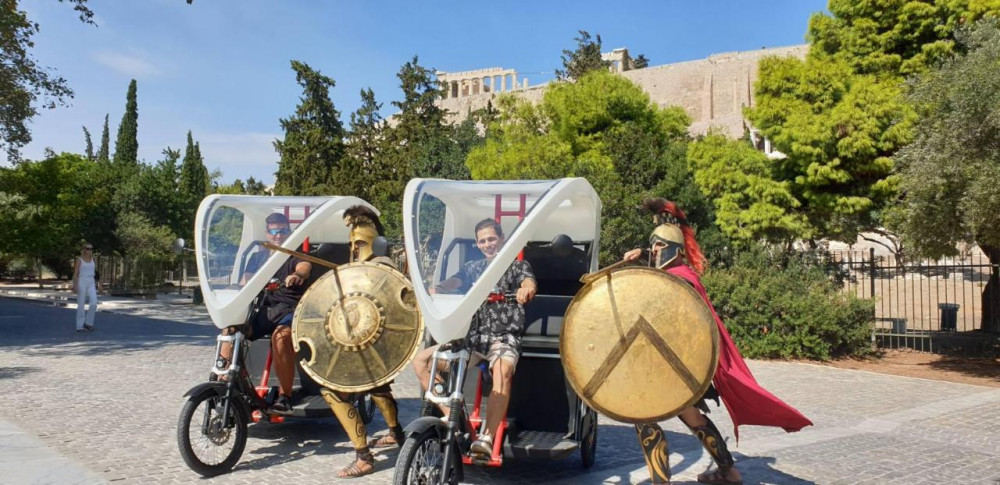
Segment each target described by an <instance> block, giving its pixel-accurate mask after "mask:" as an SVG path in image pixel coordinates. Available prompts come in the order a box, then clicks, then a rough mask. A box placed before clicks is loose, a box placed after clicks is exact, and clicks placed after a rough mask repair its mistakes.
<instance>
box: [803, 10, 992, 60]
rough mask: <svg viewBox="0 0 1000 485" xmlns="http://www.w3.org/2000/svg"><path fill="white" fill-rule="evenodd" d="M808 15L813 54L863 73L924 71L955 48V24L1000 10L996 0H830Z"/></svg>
mask: <svg viewBox="0 0 1000 485" xmlns="http://www.w3.org/2000/svg"><path fill="white" fill-rule="evenodd" d="M827 7H828V9H829V11H830V14H829V15H827V14H826V13H817V14H814V15H813V16H812V18H810V19H809V32H808V34H807V38H808V39H809V42H810V44H811V45H812V47H813V48H812V49H810V53H809V55H810V56H812V57H817V58H832V59H835V60H839V61H844V62H846V63H847V64H848V65H849V66H850V67H851V69H852V70H854V71H855V72H857V73H859V74H876V75H882V76H884V75H901V76H907V75H911V74H916V73H920V72H922V71H924V70H926V69H927V68H928V67H930V66H933V65H935V64H936V63H938V62H940V61H941V60H942V59H945V58H947V57H948V56H949V55H950V54H951V53H952V52H953V51H954V49H955V41H954V35H955V30H956V29H957V28H958V27H960V26H961V25H963V24H967V23H971V22H974V21H975V20H977V19H979V18H982V17H984V16H995V15H997V13H1000V4H998V3H997V2H996V1H994V0H954V1H953V0H907V1H905V2H903V1H896V0H878V1H868V2H857V1H852V0H830V2H829V4H828V6H827Z"/></svg>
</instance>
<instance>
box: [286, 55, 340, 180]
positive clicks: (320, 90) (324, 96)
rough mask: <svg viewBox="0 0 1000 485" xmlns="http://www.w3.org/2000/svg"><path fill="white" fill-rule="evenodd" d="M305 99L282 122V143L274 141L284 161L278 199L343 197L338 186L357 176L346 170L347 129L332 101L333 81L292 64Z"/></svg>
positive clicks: (313, 71)
mask: <svg viewBox="0 0 1000 485" xmlns="http://www.w3.org/2000/svg"><path fill="white" fill-rule="evenodd" d="M291 64H292V69H293V70H294V71H295V79H296V82H298V83H299V85H300V86H302V91H303V93H302V97H301V98H300V101H299V105H298V106H297V107H296V109H295V113H294V114H293V115H292V116H290V117H289V118H285V119H282V120H280V121H281V128H282V129H283V130H284V131H285V137H284V139H282V140H275V141H274V149H275V151H277V152H278V155H279V157H280V159H279V161H278V171H277V172H276V173H275V188H274V192H275V194H278V195H318V194H323V193H327V194H329V193H341V192H342V188H341V187H340V186H339V185H338V184H340V183H344V182H345V181H347V180H349V179H350V178H352V177H355V176H356V174H353V173H348V172H347V171H345V170H343V163H344V158H345V157H344V155H345V146H344V136H345V132H344V126H343V124H341V122H340V113H339V112H338V111H337V109H336V108H335V107H334V106H333V101H332V100H331V99H330V89H332V88H333V87H334V86H335V85H336V83H335V82H334V80H333V79H332V78H329V77H327V76H324V75H322V74H320V72H319V71H317V70H315V69H313V68H311V67H309V65H308V64H305V63H303V62H300V61H292V63H291Z"/></svg>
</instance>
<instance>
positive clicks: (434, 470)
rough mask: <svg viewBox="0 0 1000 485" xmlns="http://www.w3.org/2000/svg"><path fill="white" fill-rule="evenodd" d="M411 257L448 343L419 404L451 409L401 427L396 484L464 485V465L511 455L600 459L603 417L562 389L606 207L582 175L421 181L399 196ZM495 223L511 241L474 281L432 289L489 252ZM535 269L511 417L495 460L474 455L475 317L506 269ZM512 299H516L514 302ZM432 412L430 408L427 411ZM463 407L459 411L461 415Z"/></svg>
mask: <svg viewBox="0 0 1000 485" xmlns="http://www.w3.org/2000/svg"><path fill="white" fill-rule="evenodd" d="M403 207H404V209H403V211H404V213H403V216H404V219H403V221H404V232H405V241H406V243H405V248H406V256H407V259H408V261H409V272H410V279H411V281H412V282H413V286H414V292H415V294H416V299H417V304H418V306H419V309H420V311H421V314H422V316H423V319H424V322H425V325H426V328H427V331H428V333H429V334H430V336H431V337H432V338H433V340H435V341H436V342H439V343H442V344H443V345H442V347H441V349H440V350H439V351H438V352H436V353H435V354H434V359H435V362H438V363H441V365H442V366H443V367H447V369H448V372H447V373H446V375H445V374H444V373H442V374H441V375H440V377H441V378H442V379H440V380H438V381H436V380H435V378H436V377H438V376H439V373H438V371H437V370H436V369H437V368H438V365H434V366H432V368H433V369H435V370H434V371H432V376H431V379H430V382H428V383H424V384H425V385H427V386H429V387H428V390H427V392H426V393H425V394H424V396H423V398H424V399H426V400H428V401H430V402H433V403H435V404H439V405H442V406H445V407H447V408H449V409H451V410H452V412H451V413H450V416H449V419H448V420H447V421H445V420H442V419H441V418H439V417H434V416H423V417H420V418H418V419H416V420H415V421H413V422H411V423H410V424H409V425H408V426H406V428H405V433H406V435H407V440H406V442H405V444H404V446H403V448H402V450H401V451H400V454H399V457H398V459H397V462H396V469H395V479H394V483H396V484H411V483H413V484H432V483H457V482H458V481H460V480H462V476H463V472H462V470H463V465H482V466H492V467H499V466H501V465H502V464H503V461H504V459H505V458H509V457H516V458H539V459H561V458H565V457H567V456H571V455H572V454H574V453H575V452H577V451H579V452H580V454H581V462H582V465H583V467H590V466H591V465H592V464H593V463H594V459H595V453H596V449H597V413H596V412H595V411H594V410H593V409H591V408H590V407H588V406H587V405H586V404H585V403H584V402H583V401H582V400H581V399H580V398H579V397H578V396H577V395H576V394H575V392H574V391H573V389H572V388H571V386H569V385H568V384H567V382H566V378H565V374H564V371H563V366H562V363H561V361H560V353H559V334H560V328H561V325H562V320H563V315H564V314H565V311H566V309H567V307H568V306H569V304H570V302H571V301H572V299H573V296H574V295H575V294H576V292H577V290H579V289H580V287H581V285H582V284H581V283H580V278H581V276H582V275H584V274H586V273H589V272H592V271H594V270H596V269H597V264H598V251H599V246H600V214H601V201H600V198H599V197H598V195H597V193H596V192H595V191H594V189H593V187H592V186H591V185H590V183H589V182H587V180H585V179H582V178H566V179H560V180H538V181H451V180H430V179H414V180H411V181H410V182H409V184H407V186H406V191H405V195H404V201H403ZM487 218H493V219H495V220H497V221H499V222H500V224H501V226H502V228H503V232H504V234H505V236H506V243H505V245H504V246H503V247H502V249H501V250H500V251H499V253H497V255H496V256H495V257H494V258H493V260H492V262H490V263H489V265H488V266H487V267H486V269H485V270H484V271H483V272H482V273H481V274H480V275H479V277H478V279H477V280H476V281H474V282H472V283H471V285H469V286H467V287H464V288H460V289H459V290H458V291H456V292H453V293H451V294H445V293H443V292H432V291H431V289H432V288H435V287H438V285H440V284H441V283H442V282H443V281H445V280H448V279H449V278H451V277H452V276H454V275H456V273H457V272H458V271H459V269H460V268H461V267H462V265H463V264H466V263H468V262H470V261H475V260H477V259H482V258H483V257H484V256H483V254H482V253H481V252H480V251H479V249H478V248H477V246H476V244H475V237H476V236H475V234H474V227H475V226H476V224H477V222H479V221H482V220H483V219H487ZM518 258H523V259H524V260H526V261H527V262H528V263H530V264H531V267H532V270H533V272H534V275H535V279H536V282H537V286H538V291H537V295H536V296H535V298H534V299H533V300H532V301H530V302H529V303H527V304H525V305H524V310H525V315H526V319H525V328H524V335H523V337H522V340H521V351H522V353H521V355H520V359H519V360H518V363H517V367H516V370H515V373H514V377H513V384H512V389H511V392H510V394H511V395H510V404H509V407H508V412H507V415H506V418H505V419H504V420H503V421H502V423H501V425H500V427H499V429H498V430H496V431H495V434H494V436H495V438H494V441H493V453H491V454H490V455H484V454H474V453H470V443H472V442H473V441H474V440H475V439H476V438H477V436H478V435H479V433H481V432H482V427H484V425H485V423H484V421H485V419H484V417H485V412H484V407H486V406H488V405H489V403H488V399H487V398H486V396H488V393H489V385H488V384H486V382H485V381H486V379H488V376H489V372H488V371H487V372H483V370H484V369H483V368H480V370H479V371H478V372H475V371H474V370H473V371H470V373H471V375H473V378H471V379H468V380H467V379H466V375H467V374H466V373H467V371H469V361H470V357H471V351H470V346H469V345H468V342H467V340H466V335H467V333H468V331H469V327H470V321H471V319H472V317H473V315H474V314H475V313H476V311H477V309H479V307H480V306H481V305H482V304H483V303H484V302H485V301H487V299H494V298H504V295H498V294H497V293H496V291H495V289H494V287H495V285H496V284H497V282H498V280H499V279H500V278H501V277H502V276H503V274H504V272H505V271H506V269H507V268H508V267H509V266H510V265H511V263H512V262H513V261H514V260H515V259H518ZM507 298H510V297H509V296H508V297H507ZM428 408H430V407H425V409H428ZM456 411H457V412H456Z"/></svg>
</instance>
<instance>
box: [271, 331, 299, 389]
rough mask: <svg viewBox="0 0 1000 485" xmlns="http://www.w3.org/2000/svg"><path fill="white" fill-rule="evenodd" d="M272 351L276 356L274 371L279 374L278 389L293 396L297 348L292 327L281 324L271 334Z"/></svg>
mask: <svg viewBox="0 0 1000 485" xmlns="http://www.w3.org/2000/svg"><path fill="white" fill-rule="evenodd" d="M271 351H272V353H273V356H274V372H275V374H278V389H279V390H280V392H281V394H282V395H284V396H287V397H291V396H292V383H293V382H294V381H295V348H294V347H292V328H291V327H289V326H288V325H279V326H278V328H277V329H276V330H275V331H274V333H272V334H271Z"/></svg>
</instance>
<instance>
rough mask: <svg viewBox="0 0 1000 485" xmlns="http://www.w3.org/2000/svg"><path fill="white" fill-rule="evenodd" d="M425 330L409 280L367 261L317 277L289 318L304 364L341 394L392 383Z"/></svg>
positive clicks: (323, 382)
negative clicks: (290, 318) (292, 316)
mask: <svg viewBox="0 0 1000 485" xmlns="http://www.w3.org/2000/svg"><path fill="white" fill-rule="evenodd" d="M423 334H424V321H423V319H422V318H421V317H420V312H419V311H418V310H417V303H416V297H415V295H414V294H413V287H412V286H411V285H410V282H409V280H407V279H406V277H404V276H403V274H402V273H400V272H398V271H396V270H394V269H392V268H391V267H389V266H386V265H384V264H377V263H371V262H361V263H351V264H348V265H342V266H338V267H337V268H336V269H332V270H330V271H329V272H327V273H326V274H324V275H323V276H321V277H320V278H319V279H317V280H316V282H315V283H313V284H312V286H311V287H310V288H309V289H308V290H307V291H306V293H305V294H304V295H302V299H301V300H300V301H299V305H298V307H296V309H295V317H294V320H293V321H292V342H293V345H294V347H295V351H296V352H298V353H299V355H300V356H304V357H303V358H302V360H301V364H302V368H303V369H304V370H305V372H306V373H307V374H309V376H310V377H312V378H313V379H314V380H315V381H316V382H318V383H320V384H321V385H323V386H325V387H328V388H330V389H334V390H337V391H344V392H362V391H367V390H369V389H372V388H374V387H377V386H380V385H382V384H386V383H388V382H390V381H392V380H393V379H394V378H396V376H397V375H399V373H400V372H402V371H403V369H405V368H406V366H407V364H409V363H410V360H412V359H413V356H414V355H416V353H417V350H418V348H419V346H420V344H421V341H422V340H421V339H422V337H423Z"/></svg>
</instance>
